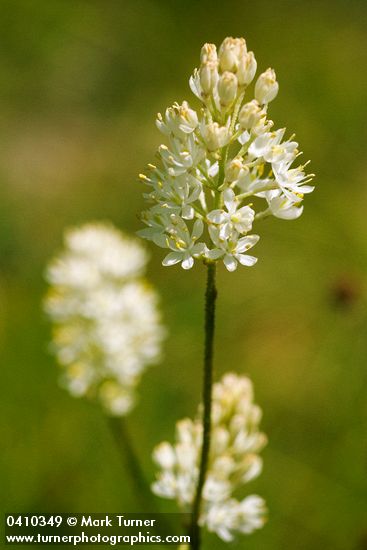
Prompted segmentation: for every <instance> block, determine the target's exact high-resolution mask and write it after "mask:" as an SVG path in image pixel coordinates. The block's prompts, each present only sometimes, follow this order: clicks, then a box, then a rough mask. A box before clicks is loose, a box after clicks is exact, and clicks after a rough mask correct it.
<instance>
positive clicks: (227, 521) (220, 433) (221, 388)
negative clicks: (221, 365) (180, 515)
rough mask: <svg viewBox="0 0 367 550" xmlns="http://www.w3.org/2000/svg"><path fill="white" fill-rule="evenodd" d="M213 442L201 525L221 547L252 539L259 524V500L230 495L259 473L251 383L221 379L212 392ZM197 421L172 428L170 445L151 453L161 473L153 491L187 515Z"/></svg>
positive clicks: (259, 438)
mask: <svg viewBox="0 0 367 550" xmlns="http://www.w3.org/2000/svg"><path fill="white" fill-rule="evenodd" d="M212 410H213V419H212V423H213V426H212V442H211V451H210V457H209V467H208V472H207V477H206V480H205V484H204V488H203V503H202V510H201V516H200V524H201V525H202V526H204V525H205V526H206V528H207V529H208V530H209V531H211V532H215V533H217V535H218V536H219V537H221V538H222V539H223V540H225V541H231V540H232V539H233V536H234V534H235V533H236V532H237V533H251V532H252V531H254V530H255V529H259V528H260V527H262V526H263V524H264V516H265V513H266V509H265V503H264V501H263V499H262V498H261V497H259V496H257V495H251V496H248V497H246V498H244V499H243V500H241V501H239V500H237V499H236V498H234V497H233V493H234V491H235V490H237V489H238V488H240V487H241V486H242V485H244V484H245V483H248V482H249V481H251V480H252V479H254V478H256V477H257V476H258V475H259V474H260V472H261V469H262V460H261V458H260V457H259V455H258V453H259V451H261V449H262V448H263V447H264V445H265V443H266V437H265V435H264V434H263V433H261V432H259V422H260V420H261V414H262V413H261V409H260V408H259V407H258V406H257V405H255V404H254V402H253V388H252V384H251V382H250V380H249V379H248V378H246V377H243V376H238V375H236V374H232V373H230V374H226V375H225V376H224V377H223V379H222V380H221V382H219V383H217V384H215V385H214V388H213V409H212ZM202 431H203V427H202V420H201V418H198V419H196V420H195V421H192V420H190V419H184V420H181V421H180V422H178V423H177V426H176V442H175V444H174V445H171V444H170V443H167V442H163V443H161V444H160V445H158V446H157V447H156V448H155V449H154V452H153V458H154V461H155V463H156V464H157V465H158V466H159V468H160V471H159V472H158V474H157V478H156V481H155V482H154V483H153V486H152V489H153V491H154V493H156V494H157V495H159V496H161V497H164V498H169V499H176V500H177V502H178V504H179V505H180V506H181V507H182V508H184V509H189V508H190V505H191V504H192V503H193V500H194V497H195V492H196V487H197V482H198V476H199V461H200V454H201V453H200V451H201V444H202Z"/></svg>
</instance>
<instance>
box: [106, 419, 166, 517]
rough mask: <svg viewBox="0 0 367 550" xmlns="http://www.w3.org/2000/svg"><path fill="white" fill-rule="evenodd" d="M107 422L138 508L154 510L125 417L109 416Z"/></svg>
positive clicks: (154, 506)
mask: <svg viewBox="0 0 367 550" xmlns="http://www.w3.org/2000/svg"><path fill="white" fill-rule="evenodd" d="M108 423H109V426H110V429H111V432H112V435H113V438H114V440H115V443H116V446H117V448H118V450H119V453H120V456H121V459H122V462H123V465H124V468H125V469H126V472H127V474H128V478H129V480H130V483H131V489H132V490H133V492H134V495H135V498H136V501H137V502H138V503H139V507H140V509H141V510H142V511H144V512H145V511H151V512H153V511H156V508H157V507H156V505H155V503H154V500H153V496H152V494H151V492H150V489H149V485H148V483H147V481H146V479H145V475H144V473H143V470H142V469H141V467H140V462H139V459H138V457H137V455H136V453H135V450H134V447H133V445H132V441H131V438H130V435H129V431H128V429H127V425H126V421H125V419H124V418H114V417H109V418H108Z"/></svg>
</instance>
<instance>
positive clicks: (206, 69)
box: [199, 61, 218, 95]
mask: <svg viewBox="0 0 367 550" xmlns="http://www.w3.org/2000/svg"><path fill="white" fill-rule="evenodd" d="M199 76H200V85H201V89H202V92H203V95H210V94H211V93H212V91H213V88H214V86H215V85H216V83H217V81H218V68H217V63H216V62H213V61H208V62H207V63H205V64H204V65H202V66H201V67H200V71H199Z"/></svg>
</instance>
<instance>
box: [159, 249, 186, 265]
mask: <svg viewBox="0 0 367 550" xmlns="http://www.w3.org/2000/svg"><path fill="white" fill-rule="evenodd" d="M181 260H182V252H170V253H169V254H167V256H166V257H165V258H164V260H163V262H162V265H164V266H170V265H175V264H178V262H180V261H181Z"/></svg>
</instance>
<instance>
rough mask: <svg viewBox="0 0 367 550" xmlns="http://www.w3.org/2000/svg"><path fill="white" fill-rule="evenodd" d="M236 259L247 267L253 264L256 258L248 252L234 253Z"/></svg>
mask: <svg viewBox="0 0 367 550" xmlns="http://www.w3.org/2000/svg"><path fill="white" fill-rule="evenodd" d="M236 259H237V260H238V261H239V262H240V264H242V265H246V266H248V267H251V266H252V265H255V264H256V262H257V258H255V257H254V256H249V255H248V254H236Z"/></svg>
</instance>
